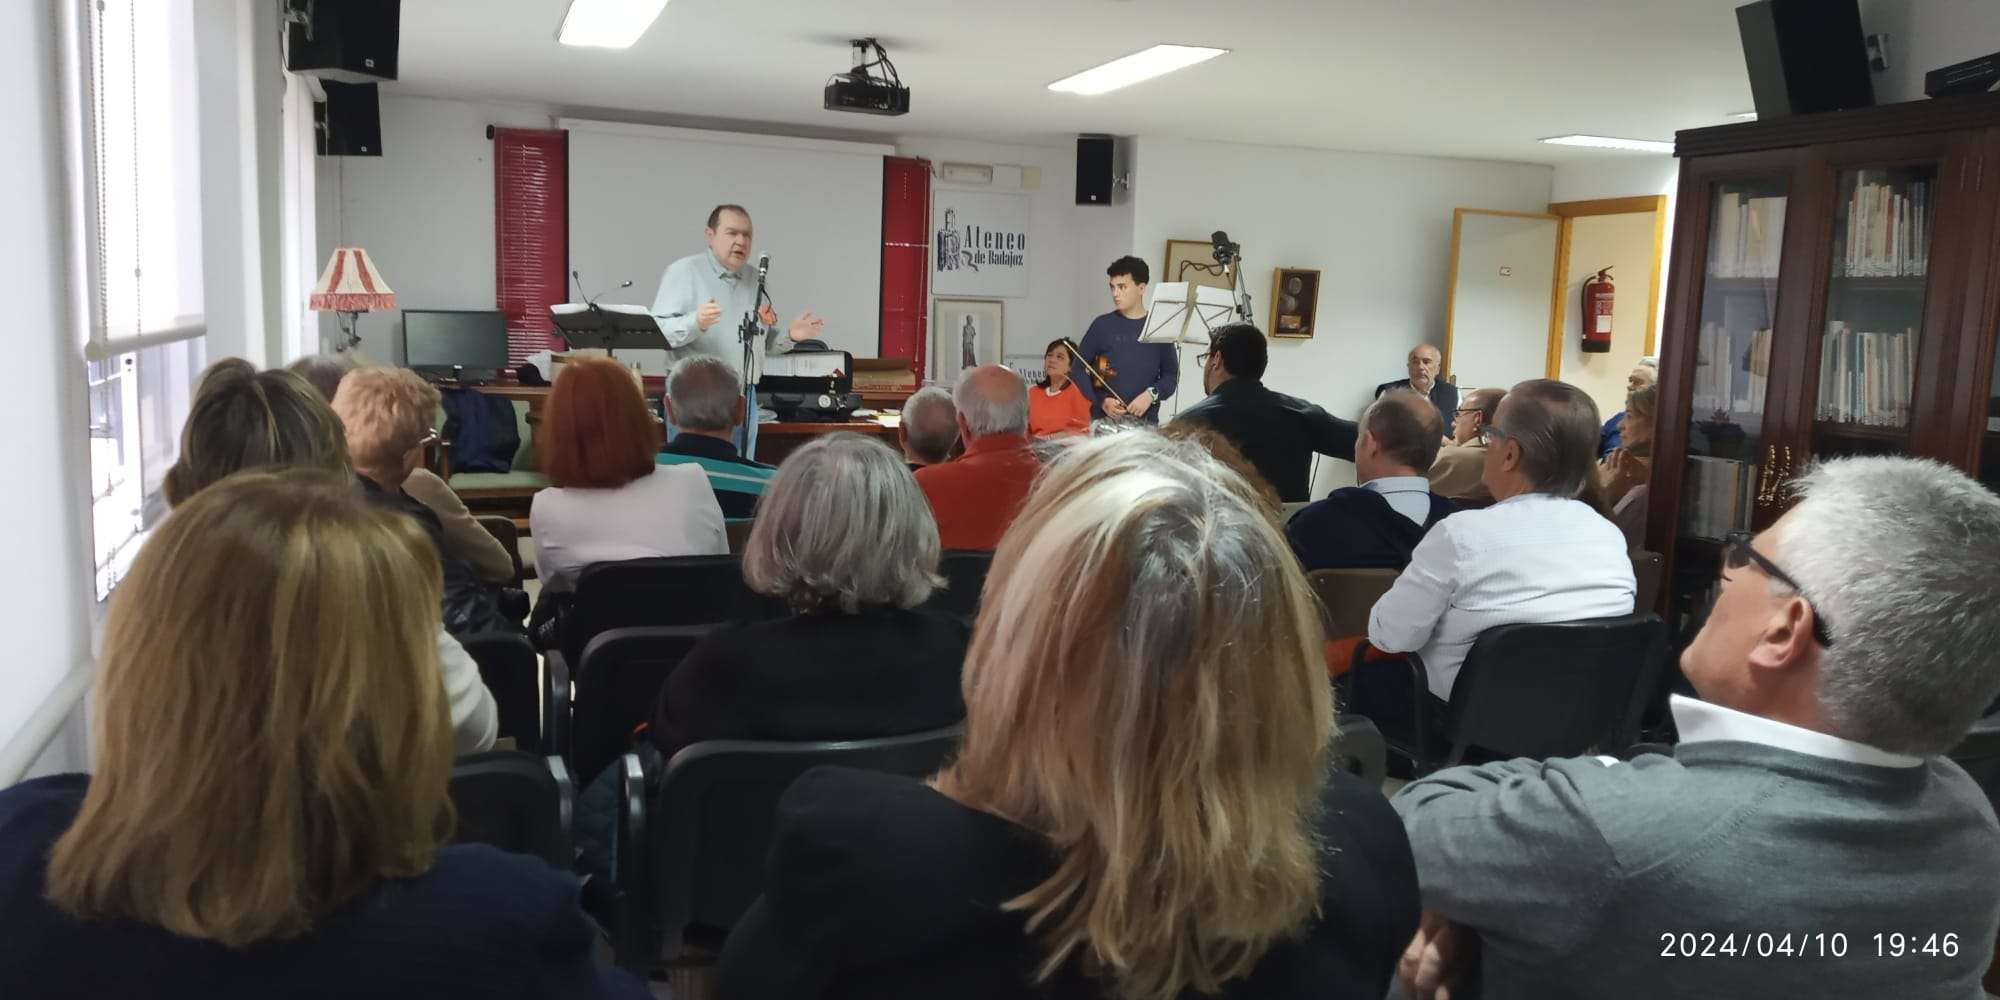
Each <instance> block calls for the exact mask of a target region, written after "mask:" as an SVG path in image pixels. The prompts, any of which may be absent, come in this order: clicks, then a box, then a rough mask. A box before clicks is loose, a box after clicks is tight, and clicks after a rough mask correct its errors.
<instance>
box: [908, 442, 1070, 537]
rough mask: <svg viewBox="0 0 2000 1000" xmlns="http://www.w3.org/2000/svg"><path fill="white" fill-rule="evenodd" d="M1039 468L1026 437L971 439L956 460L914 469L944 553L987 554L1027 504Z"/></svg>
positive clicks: (1039, 463) (1040, 465)
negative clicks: (970, 550)
mask: <svg viewBox="0 0 2000 1000" xmlns="http://www.w3.org/2000/svg"><path fill="white" fill-rule="evenodd" d="M1041 471H1042V463H1041V462H1040V461H1039V460H1038V459H1036V458H1035V455H1034V452H1032V451H1029V450H1028V436H1027V435H1026V434H988V435H986V436H985V437H983V438H975V439H974V440H973V441H972V443H971V444H969V445H967V446H966V448H965V454H964V455H963V456H961V457H960V458H959V459H958V460H956V461H952V462H946V463H944V464H943V465H927V466H925V467H923V468H921V469H918V470H917V485H918V486H920V487H922V488H923V491H924V497H925V498H926V499H928V500H930V502H931V513H932V514H933V515H935V516H936V517H937V525H938V540H939V541H940V542H942V543H943V545H944V547H945V548H946V549H979V550H991V549H993V548H994V547H996V546H998V545H999V544H1000V536H1001V535H1003V534H1006V533H1007V526H1008V525H1010V524H1013V523H1014V516H1015V515H1016V514H1019V513H1020V512H1021V506H1022V504H1024V503H1026V502H1027V499H1028V489H1029V488H1030V487H1032V486H1033V485H1034V484H1035V476H1036V475H1037V474H1039V473H1040V472H1041Z"/></svg>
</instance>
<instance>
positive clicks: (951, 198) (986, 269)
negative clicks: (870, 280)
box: [931, 190, 1029, 298]
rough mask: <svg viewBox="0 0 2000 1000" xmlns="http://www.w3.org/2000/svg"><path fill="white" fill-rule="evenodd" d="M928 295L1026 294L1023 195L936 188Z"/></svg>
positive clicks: (1025, 236)
mask: <svg viewBox="0 0 2000 1000" xmlns="http://www.w3.org/2000/svg"><path fill="white" fill-rule="evenodd" d="M931 226H932V232H931V294H932V295H944V296H965V297H974V298H1023V297H1025V296H1026V295H1027V294H1028V250H1029V241H1028V196H1027V195H1025V194H995V193H993V192H990V191H947V190H939V191H936V192H934V193H933V194H932V196H931Z"/></svg>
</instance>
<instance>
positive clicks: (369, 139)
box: [313, 81, 382, 156]
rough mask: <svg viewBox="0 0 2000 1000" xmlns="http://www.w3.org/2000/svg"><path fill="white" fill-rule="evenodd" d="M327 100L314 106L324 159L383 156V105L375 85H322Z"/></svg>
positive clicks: (315, 124) (327, 82)
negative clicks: (329, 157) (325, 157)
mask: <svg viewBox="0 0 2000 1000" xmlns="http://www.w3.org/2000/svg"><path fill="white" fill-rule="evenodd" d="M320 86H321V87H323V88H325V90H326V100H325V101H323V102H320V103H317V104H314V105H313V127H314V129H315V130H316V131H317V132H318V133H319V155H321V156H381V155H382V104H381V100H380V98H379V97H378V95H377V94H376V93H375V85H374V84H372V83H334V82H332V81H321V83H320Z"/></svg>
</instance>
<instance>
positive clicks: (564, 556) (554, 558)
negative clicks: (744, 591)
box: [528, 465, 729, 592]
mask: <svg viewBox="0 0 2000 1000" xmlns="http://www.w3.org/2000/svg"><path fill="white" fill-rule="evenodd" d="M528 527H529V529H530V530H531V531H532V532H533V533H534V537H535V572H536V574H537V575H538V576H540V577H541V580H542V588H543V589H545V590H548V591H550V592H558V591H567V590H573V589H575V587H576V578H577V575H578V574H580V573H582V572H583V570H584V568H585V567H587V566H590V565H592V564H594V563H601V562H617V561H619V560H624V559H646V558H653V557H666V556H707V555H727V554H728V553H729V536H728V534H727V532H726V531H725V530H724V529H723V526H722V507H721V505H719V504H717V503H716V501H715V491H714V490H712V489H710V488H709V485H708V475H707V474H706V473H704V472H702V470H701V466H699V465H656V466H654V467H653V471H652V472H651V473H650V474H648V475H644V476H640V477H639V478H637V479H634V480H632V481H631V482H629V483H626V484H625V485H623V486H620V487H618V488H617V489H614V490H590V489H576V488H563V487H557V486H551V487H549V488H548V489H545V490H543V491H541V492H540V493H537V494H535V499H534V502H533V504H532V505H531V506H530V507H529V508H528Z"/></svg>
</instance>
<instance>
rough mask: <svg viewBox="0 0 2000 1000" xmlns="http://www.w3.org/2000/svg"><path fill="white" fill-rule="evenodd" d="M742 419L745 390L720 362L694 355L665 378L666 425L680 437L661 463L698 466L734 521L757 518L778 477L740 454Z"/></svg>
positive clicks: (666, 450)
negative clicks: (738, 432) (738, 438)
mask: <svg viewBox="0 0 2000 1000" xmlns="http://www.w3.org/2000/svg"><path fill="white" fill-rule="evenodd" d="M743 417H744V413H743V386H742V384H741V383H739V382H737V381H736V370H735V369H733V368H731V367H729V365H728V364H726V363H724V362H723V360H722V359H721V358H717V357H715V356H713V355H709V354H695V355H690V356H688V357H686V358H683V359H681V361H680V362H679V363H677V364H675V365H674V369H673V371H672V372H670V373H669V374H668V375H667V422H668V423H670V424H672V425H674V426H675V427H678V428H680V433H679V434H676V435H674V439H673V440H672V441H669V442H667V443H666V445H665V446H664V447H662V448H661V449H660V455H659V459H658V461H659V464H661V465H696V466H700V467H701V471H702V472H704V473H707V475H708V485H709V488H710V489H712V490H714V491H715V502H716V503H717V504H718V505H720V506H721V507H722V516H723V517H725V518H729V519H732V520H743V519H745V518H750V517H755V516H756V514H757V499H758V498H759V497H761V496H763V495H764V490H765V489H766V488H767V487H768V485H769V483H770V481H771V477H772V476H775V475H777V473H778V470H777V468H776V467H775V466H769V465H764V464H762V463H760V462H755V461H752V460H751V459H750V458H748V457H746V456H745V455H743V454H742V453H741V452H739V451H737V450H736V427H737V425H738V424H741V423H742V422H743Z"/></svg>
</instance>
